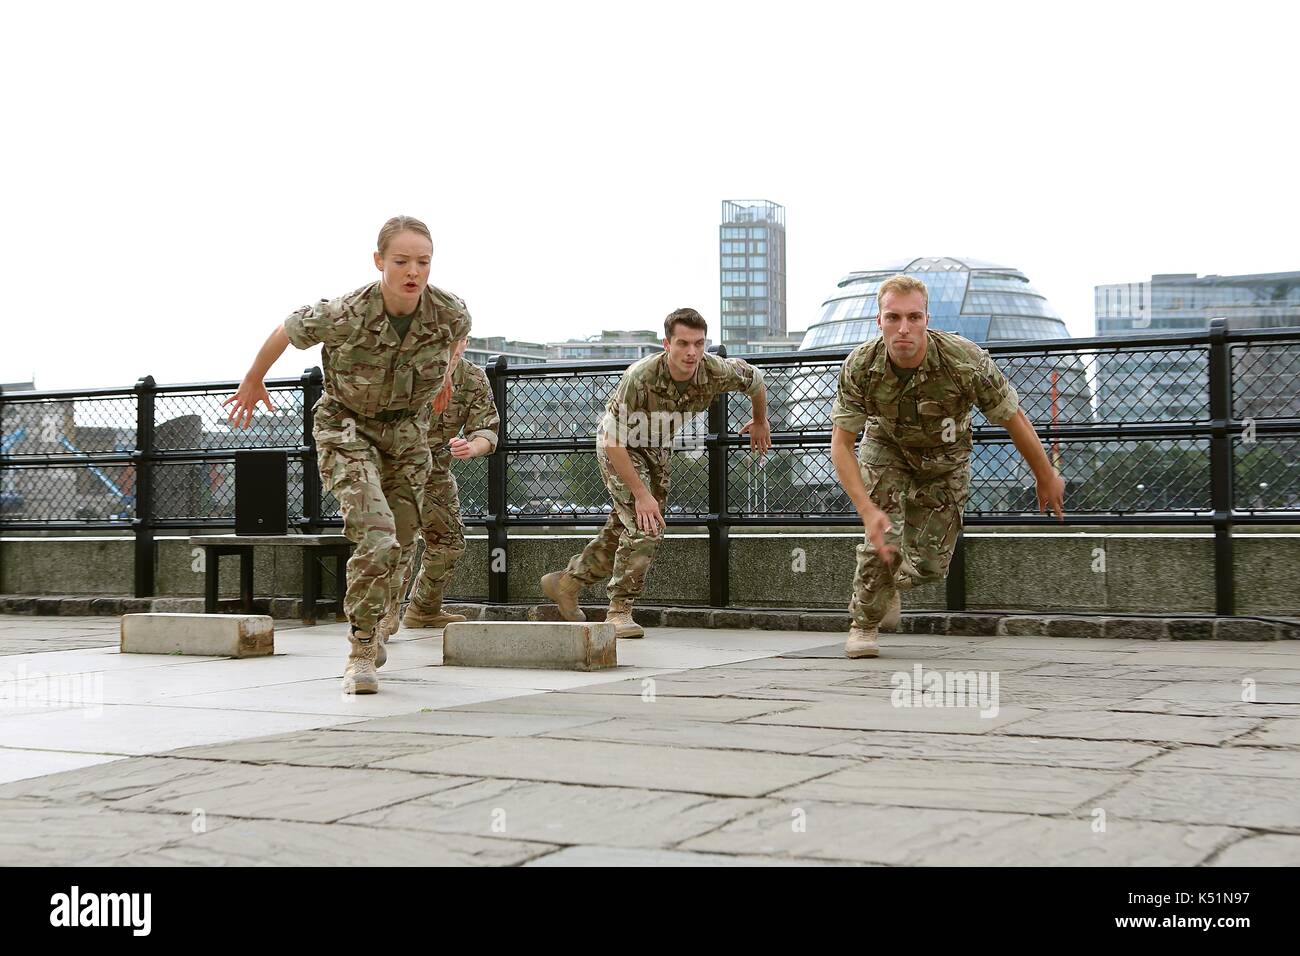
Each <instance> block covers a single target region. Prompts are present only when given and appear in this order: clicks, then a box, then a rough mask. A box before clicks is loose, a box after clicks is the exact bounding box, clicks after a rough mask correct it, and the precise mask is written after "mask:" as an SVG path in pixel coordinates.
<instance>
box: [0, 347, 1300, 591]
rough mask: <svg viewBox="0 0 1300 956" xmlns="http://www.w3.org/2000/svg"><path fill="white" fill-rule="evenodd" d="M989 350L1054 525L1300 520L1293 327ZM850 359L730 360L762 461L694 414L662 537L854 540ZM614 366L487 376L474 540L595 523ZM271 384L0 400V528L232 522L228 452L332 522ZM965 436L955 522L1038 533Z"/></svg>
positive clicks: (605, 511) (1013, 458) (1018, 499)
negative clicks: (1023, 420)
mask: <svg viewBox="0 0 1300 956" xmlns="http://www.w3.org/2000/svg"><path fill="white" fill-rule="evenodd" d="M988 348H989V351H990V352H991V353H992V354H993V356H994V358H995V360H996V361H997V363H998V365H999V367H1000V368H1002V370H1003V371H1004V372H1005V373H1006V375H1007V377H1008V379H1009V380H1010V381H1011V383H1012V384H1013V385H1014V386H1015V388H1016V390H1017V393H1018V394H1019V396H1020V403H1021V408H1022V409H1023V410H1024V411H1025V413H1026V414H1027V415H1028V417H1029V418H1030V420H1031V421H1032V422H1033V423H1034V425H1035V428H1036V429H1037V431H1038V434H1039V436H1040V438H1041V439H1042V441H1043V443H1044V446H1045V447H1046V449H1047V451H1048V454H1049V457H1050V458H1051V460H1052V462H1053V464H1054V465H1055V466H1056V467H1057V469H1058V470H1059V471H1060V472H1061V474H1062V475H1063V476H1064V478H1065V479H1066V483H1067V491H1066V506H1067V508H1068V510H1069V520H1070V521H1072V522H1078V523H1090V524H1092V523H1144V524H1149V523H1153V522H1154V523H1159V522H1169V523H1207V524H1212V525H1214V526H1215V528H1216V531H1222V532H1223V533H1224V534H1226V533H1227V530H1228V529H1229V528H1230V527H1231V525H1232V523H1233V522H1240V521H1247V520H1249V521H1251V522H1261V521H1262V522H1285V523H1292V522H1295V521H1297V520H1298V519H1300V388H1298V387H1297V385H1298V384H1300V329H1273V330H1237V329H1233V330H1228V329H1226V328H1225V327H1223V325H1222V324H1221V323H1218V324H1216V325H1213V326H1212V327H1211V329H1209V330H1208V331H1206V332H1203V333H1195V334H1180V335H1164V336H1157V335H1152V336H1146V337H1124V338H1111V339H1079V340H1063V341H1052V342H1016V343H992V344H990V345H989V346H988ZM847 354H848V351H847V350H835V351H817V352H799V353H792V354H789V353H788V354H780V355H751V356H746V360H747V361H750V362H751V363H753V364H754V365H757V366H759V367H761V368H762V369H763V372H764V376H765V380H766V382H767V388H768V417H769V421H770V424H771V427H772V433H773V443H774V446H773V449H772V451H771V452H769V454H768V455H767V456H766V457H765V458H763V459H761V460H760V459H758V458H756V457H755V456H754V455H753V454H752V453H751V452H750V451H749V450H748V439H747V438H746V437H745V436H743V435H741V434H740V429H741V428H742V427H743V426H744V425H745V423H746V422H747V421H748V420H749V419H750V417H751V411H750V406H749V402H748V401H747V400H746V399H745V398H744V396H742V395H735V394H732V395H726V396H722V397H721V398H720V399H719V400H718V401H717V403H716V404H715V405H714V407H713V408H712V409H710V410H709V412H707V413H702V414H701V417H700V419H699V421H698V424H699V425H700V426H701V427H699V428H698V429H696V430H695V433H696V435H697V437H698V438H699V439H702V440H695V441H690V442H686V443H684V445H683V447H681V448H680V450H678V451H677V452H675V454H674V455H673V461H672V480H671V490H670V493H669V505H668V509H667V513H666V514H665V517H666V519H667V520H668V522H669V523H670V524H695V525H699V524H707V525H709V527H710V532H711V535H713V536H714V538H715V539H718V540H719V541H721V542H722V543H721V545H719V550H720V551H721V552H722V553H723V557H724V558H725V530H726V528H728V527H730V526H739V525H746V524H750V525H760V524H761V525H767V526H781V525H790V526H797V525H812V524H825V525H849V526H852V525H856V524H857V522H858V519H857V516H856V514H855V513H854V511H853V508H852V505H851V503H850V502H849V500H848V498H847V496H845V494H844V492H843V490H842V489H841V488H840V485H839V482H838V480H837V477H836V475H835V470H834V467H833V466H832V464H831V460H830V454H829V447H830V437H831V431H832V427H831V421H830V414H831V407H832V405H833V403H834V400H835V391H836V384H837V380H838V376H839V371H840V365H841V363H842V362H843V360H844V358H845V357H846V355H847ZM626 364H627V363H625V362H614V361H611V362H596V363H586V364H582V365H579V364H575V363H562V364H546V365H526V366H515V367H512V366H509V365H508V364H507V363H506V362H505V360H504V359H500V358H498V359H497V360H495V362H493V363H491V364H489V366H488V375H489V379H490V381H491V383H492V387H493V392H494V396H495V398H496V402H497V406H498V408H499V409H500V412H501V419H502V440H501V442H500V444H499V446H498V449H497V452H496V453H495V454H494V455H491V456H488V457H485V458H479V459H473V460H470V461H459V460H457V461H455V462H454V463H453V466H452V467H453V474H454V475H455V476H456V478H457V481H458V483H459V486H460V500H461V506H462V511H463V514H464V516H465V520H466V522H467V524H470V525H477V526H480V527H486V528H487V529H488V532H489V539H490V544H492V545H493V546H501V547H504V546H505V544H506V543H507V539H508V528H509V526H510V525H512V524H516V525H548V526H565V525H570V526H574V525H591V524H598V523H601V522H603V521H605V520H606V519H607V517H608V516H609V514H610V512H611V506H610V502H609V496H608V494H607V492H606V491H605V487H604V483H603V481H602V480H601V475H600V471H599V468H598V466H597V464H596V459H595V455H594V453H593V452H594V449H595V440H594V433H595V428H596V423H597V421H598V419H599V417H600V416H601V414H603V412H604V409H605V406H606V403H607V401H608V400H609V398H610V396H611V395H612V394H613V392H614V390H615V388H616V386H617V384H618V381H619V378H620V376H621V374H622V371H623V370H624V368H625V367H626ZM267 384H268V390H269V392H270V395H271V401H272V404H273V406H274V408H273V410H272V411H269V412H268V411H266V410H264V409H259V411H258V414H257V415H256V416H255V417H254V419H253V421H252V423H251V426H250V427H249V428H247V429H240V428H235V427H232V426H231V425H230V424H229V423H228V422H227V420H226V411H225V408H224V407H223V403H224V402H225V401H226V400H227V399H229V398H231V397H232V396H233V395H234V392H235V389H236V387H237V384H236V383H233V382H221V383H201V384H194V385H169V386H158V385H156V384H155V383H154V382H153V379H152V378H145V379H141V380H140V381H139V382H138V383H137V384H136V385H135V386H134V387H133V388H127V389H99V390H94V391H84V392H75V391H69V392H22V391H9V392H6V393H4V394H2V395H0V429H2V430H0V436H2V444H0V530H6V529H7V530H23V529H63V530H70V531H75V530H87V531H89V530H102V529H111V528H120V529H128V530H131V531H132V532H134V533H135V534H137V535H138V536H139V535H143V536H147V535H149V534H150V533H151V532H152V531H153V530H154V529H158V528H169V527H170V528H193V529H208V528H233V526H234V518H235V516H234V500H235V495H234V456H235V453H236V452H238V451H243V450H267V449H279V450H283V451H284V452H285V453H286V454H287V456H288V459H289V490H288V494H289V500H288V506H289V514H290V521H291V523H292V525H293V526H294V527H295V528H297V529H298V530H302V531H315V530H323V529H328V528H338V527H340V526H341V525H342V520H341V517H340V514H339V507H338V502H337V501H336V500H335V499H334V498H333V496H332V495H330V494H329V492H328V491H325V490H324V489H322V488H321V486H320V481H319V477H318V475H317V474H316V451H315V447H314V444H313V442H312V438H311V422H312V408H313V406H314V404H315V402H316V400H317V399H318V398H319V397H320V394H321V375H320V371H319V369H309V370H308V371H307V372H305V373H304V374H303V375H302V376H301V377H300V378H298V379H289V380H277V381H272V382H269V383H267ZM972 425H973V427H974V448H973V451H972V467H971V487H970V497H969V500H968V503H967V514H966V517H967V522H968V523H1016V524H1021V523H1033V522H1042V521H1047V520H1049V519H1048V518H1046V517H1045V516H1042V515H1040V514H1038V512H1037V499H1036V494H1035V485H1034V480H1033V476H1032V474H1031V473H1030V472H1029V470H1028V468H1027V467H1026V465H1025V463H1024V462H1023V460H1022V459H1021V458H1020V456H1019V454H1018V453H1017V452H1016V450H1015V448H1014V446H1012V444H1011V443H1010V441H1009V440H1008V437H1007V433H1006V432H1005V431H1004V430H1003V429H1001V428H1000V427H997V426H993V425H990V423H988V422H987V421H985V420H984V418H983V416H982V415H981V414H980V413H979V412H978V410H976V411H975V412H974V413H973V419H972ZM715 570H716V569H715ZM724 577H725V575H724ZM493 580H495V578H494V579H493ZM141 581H142V579H141V578H140V577H139V576H138V577H137V582H138V587H140V586H142V585H141V584H140V582H141ZM503 588H504V579H501V589H503ZM494 590H500V589H496V588H495V586H494ZM500 593H504V591H503V590H501V592H500Z"/></svg>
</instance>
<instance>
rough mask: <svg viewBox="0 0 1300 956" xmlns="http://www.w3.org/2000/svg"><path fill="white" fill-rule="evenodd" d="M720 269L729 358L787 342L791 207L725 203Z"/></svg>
mask: <svg viewBox="0 0 1300 956" xmlns="http://www.w3.org/2000/svg"><path fill="white" fill-rule="evenodd" d="M718 266H719V285H720V289H721V309H720V311H719V319H720V322H721V329H720V338H719V341H720V342H721V343H722V344H723V345H725V346H726V348H727V353H728V354H730V355H739V354H743V353H745V352H746V351H761V350H763V349H762V348H761V347H757V346H759V343H764V342H768V341H773V342H779V343H784V342H785V341H787V332H786V302H785V207H784V206H782V205H780V204H779V203H774V202H771V201H769V200H766V199H724V200H723V202H722V223H721V225H719V227H718ZM766 350H767V351H772V349H766ZM782 350H784V349H782Z"/></svg>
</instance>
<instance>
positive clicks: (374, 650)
mask: <svg viewBox="0 0 1300 956" xmlns="http://www.w3.org/2000/svg"><path fill="white" fill-rule="evenodd" d="M348 640H349V641H350V642H351V644H352V653H351V654H349V655H348V666H347V668H346V669H345V670H344V671H343V693H345V694H374V693H377V692H378V691H379V675H378V674H376V673H375V657H376V655H377V654H378V653H379V648H380V646H381V645H380V643H379V639H378V638H377V637H376V636H375V635H374V633H373V632H370V631H358V630H355V629H354V630H353V631H352V632H351V633H350V634H349V635H348Z"/></svg>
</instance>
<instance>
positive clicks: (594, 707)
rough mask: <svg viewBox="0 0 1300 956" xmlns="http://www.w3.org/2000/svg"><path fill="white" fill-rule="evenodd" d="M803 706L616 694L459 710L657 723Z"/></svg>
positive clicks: (557, 697)
mask: <svg viewBox="0 0 1300 956" xmlns="http://www.w3.org/2000/svg"><path fill="white" fill-rule="evenodd" d="M796 706H800V701H791V700H786V701H782V700H772V701H750V700H724V699H721V698H713V699H709V698H704V699H701V698H692V697H656V698H655V700H654V701H646V700H642V699H641V697H640V696H636V697H630V696H623V695H616V694H577V693H574V694H563V695H559V694H555V695H549V694H547V695H535V696H532V697H516V698H511V699H509V700H494V701H490V702H487V703H482V704H470V705H466V706H463V707H457V708H455V710H457V711H458V712H460V713H472V712H489V713H494V714H572V715H575V716H576V715H580V714H592V715H599V716H605V717H650V716H653V718H654V719H655V720H660V719H664V720H720V721H732V720H740V719H742V718H744V717H757V716H759V715H761V714H771V713H777V712H779V711H782V710H785V709H787V708H790V707H796Z"/></svg>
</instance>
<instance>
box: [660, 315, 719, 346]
mask: <svg viewBox="0 0 1300 956" xmlns="http://www.w3.org/2000/svg"><path fill="white" fill-rule="evenodd" d="M679 322H680V323H681V324H682V325H684V326H686V327H687V328H688V329H697V330H698V331H700V332H707V331H709V323H707V322H705V321H704V316H702V315H700V313H698V312H696V311H695V310H694V309H677V310H675V311H673V312H669V313H668V318H666V319H664V338H666V339H671V338H672V337H673V326H675V325H677V324H678V323H679Z"/></svg>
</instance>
